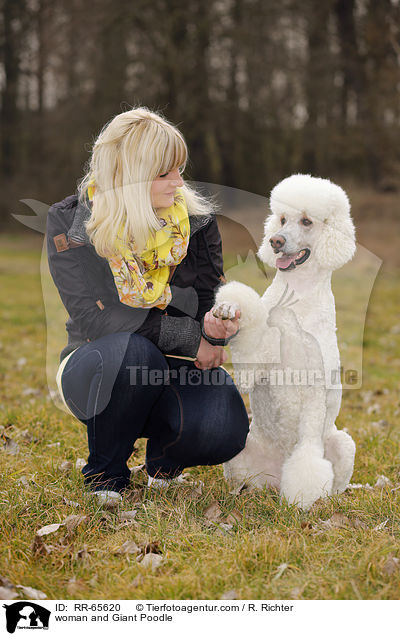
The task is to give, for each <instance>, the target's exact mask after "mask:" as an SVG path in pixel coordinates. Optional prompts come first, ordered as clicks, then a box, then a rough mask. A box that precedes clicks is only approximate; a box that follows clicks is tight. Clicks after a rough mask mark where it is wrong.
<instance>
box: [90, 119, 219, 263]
mask: <svg viewBox="0 0 400 636" xmlns="http://www.w3.org/2000/svg"><path fill="white" fill-rule="evenodd" d="M187 157H188V151H187V146H186V143H185V140H184V138H183V136H182V134H181V133H180V131H179V130H178V129H177V128H176V127H175V126H173V125H172V124H170V123H169V122H168V121H167V120H166V119H165V118H164V117H162V116H161V115H159V114H157V113H155V112H152V111H150V110H148V109H147V108H133V109H132V110H129V111H126V112H124V113H121V114H120V115H117V116H116V117H114V119H112V120H111V121H110V122H109V123H108V124H106V125H105V126H104V128H103V129H102V131H101V132H100V134H99V136H98V137H97V139H96V141H95V143H94V146H93V149H92V154H91V158H90V161H89V165H88V170H87V172H86V175H85V176H84V177H83V179H82V181H81V182H80V184H79V187H78V190H79V199H80V200H81V201H82V202H85V201H86V200H87V192H88V188H89V187H90V185H91V182H93V181H94V186H95V189H94V196H93V205H92V212H91V216H90V219H89V220H88V222H87V224H86V230H87V233H88V236H89V239H90V241H91V242H92V243H93V245H94V247H95V249H96V252H97V253H98V254H99V255H100V256H105V257H110V256H112V255H113V254H114V253H115V248H114V244H115V239H116V236H117V232H118V230H119V228H120V227H121V225H122V227H123V228H124V234H123V237H122V238H123V240H134V241H135V245H136V248H137V249H138V251H140V250H141V249H143V248H144V246H145V244H146V241H147V239H148V237H149V236H150V235H151V233H153V232H155V231H156V230H158V229H160V227H161V224H160V220H159V218H158V216H157V214H156V212H155V210H154V209H153V207H152V204H151V196H150V189H151V185H152V182H153V181H154V179H155V178H156V177H157V176H159V175H160V174H164V173H167V172H170V171H171V170H174V169H175V168H178V167H182V168H184V167H185V165H186V162H187ZM180 192H181V193H182V194H183V195H184V197H185V200H186V204H187V207H188V212H189V214H190V215H205V214H210V213H211V212H212V211H213V207H212V203H211V202H210V201H209V200H207V199H205V198H204V197H203V196H201V195H200V194H199V193H197V192H196V191H195V190H193V189H192V188H191V187H190V186H189V185H187V184H186V183H184V184H183V186H182V188H180Z"/></svg>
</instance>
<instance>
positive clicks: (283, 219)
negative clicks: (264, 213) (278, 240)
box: [281, 216, 286, 225]
mask: <svg viewBox="0 0 400 636" xmlns="http://www.w3.org/2000/svg"><path fill="white" fill-rule="evenodd" d="M285 223H286V219H285V217H284V216H283V217H282V218H281V225H285Z"/></svg>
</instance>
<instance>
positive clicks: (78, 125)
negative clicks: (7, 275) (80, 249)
mask: <svg viewBox="0 0 400 636" xmlns="http://www.w3.org/2000/svg"><path fill="white" fill-rule="evenodd" d="M1 9H2V11H1V24H0V56H1V57H0V90H1V105H0V106H1V110H0V117H1V139H0V148H1V194H2V196H1V202H0V223H1V224H2V225H3V226H5V225H11V226H12V230H13V231H18V224H17V222H16V221H14V220H13V219H12V218H11V217H10V214H11V212H24V213H25V212H26V207H25V206H24V205H23V204H22V203H19V201H20V199H22V198H34V199H38V200H40V201H43V202H45V203H52V202H54V201H56V200H60V199H61V198H64V197H65V196H67V195H68V194H70V193H72V192H73V191H74V190H75V188H76V183H77V181H78V179H79V178H80V177H81V176H82V174H83V166H84V164H85V162H86V160H87V159H88V156H89V151H90V148H91V144H92V142H93V140H94V138H95V136H96V135H97V134H98V132H99V131H100V129H101V127H102V126H103V125H104V124H105V123H106V122H107V121H108V120H109V119H111V118H112V117H113V116H114V115H116V114H118V113H119V112H121V110H126V109H128V108H130V107H132V106H135V105H146V106H148V107H150V108H152V109H159V110H161V111H162V112H163V113H164V115H165V116H166V117H167V118H168V119H169V120H171V121H172V122H173V123H175V124H178V125H179V127H180V128H181V130H182V131H183V133H184V135H185V137H186V139H187V142H188V146H189V150H190V154H191V164H190V166H189V170H188V176H189V178H191V179H193V180H197V181H207V182H212V183H217V184H222V185H224V186H228V187H232V188H240V189H243V190H246V191H249V192H253V193H255V194H260V195H267V194H268V191H269V189H270V188H271V187H272V186H273V185H274V184H275V183H276V182H277V181H279V180H280V179H282V178H283V177H284V176H287V175H288V174H290V173H292V172H296V171H300V172H311V173H313V174H315V175H318V176H323V177H330V178H333V179H337V180H339V181H340V180H343V179H351V180H353V181H354V182H355V183H358V184H360V185H361V186H362V184H368V186H369V187H370V186H373V188H374V189H375V190H379V191H381V192H391V193H394V192H396V191H397V188H398V187H400V99H399V97H400V3H399V0H303V1H302V2H298V1H295V0H207V1H206V2H199V1H198V0H152V1H151V2H148V0H118V1H117V2H116V1H115V0H91V2H84V1H83V0H1Z"/></svg>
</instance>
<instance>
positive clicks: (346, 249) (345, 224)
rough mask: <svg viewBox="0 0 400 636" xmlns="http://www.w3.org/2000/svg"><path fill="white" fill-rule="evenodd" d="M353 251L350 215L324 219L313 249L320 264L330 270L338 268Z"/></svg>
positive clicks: (353, 241)
mask: <svg viewBox="0 0 400 636" xmlns="http://www.w3.org/2000/svg"><path fill="white" fill-rule="evenodd" d="M355 251H356V241H355V231H354V225H353V221H352V219H351V217H350V216H348V217H347V218H342V219H340V218H339V219H338V218H335V217H330V218H328V219H326V220H325V221H324V227H323V230H322V233H321V236H320V237H319V239H318V241H317V244H316V245H315V247H314V249H313V252H314V256H315V258H316V260H317V261H318V263H319V264H320V266H321V267H323V268H327V269H330V270H334V269H339V267H342V265H344V264H345V263H347V262H348V261H350V260H351V259H352V258H353V256H354V253H355Z"/></svg>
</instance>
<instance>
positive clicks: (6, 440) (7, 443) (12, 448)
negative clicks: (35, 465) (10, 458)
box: [1, 433, 19, 455]
mask: <svg viewBox="0 0 400 636" xmlns="http://www.w3.org/2000/svg"><path fill="white" fill-rule="evenodd" d="M1 439H2V440H3V449H4V450H5V452H6V453H8V454H9V455H16V454H17V453H18V452H19V446H18V444H17V442H15V441H14V440H13V439H11V437H7V435H4V433H2V435H1Z"/></svg>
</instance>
